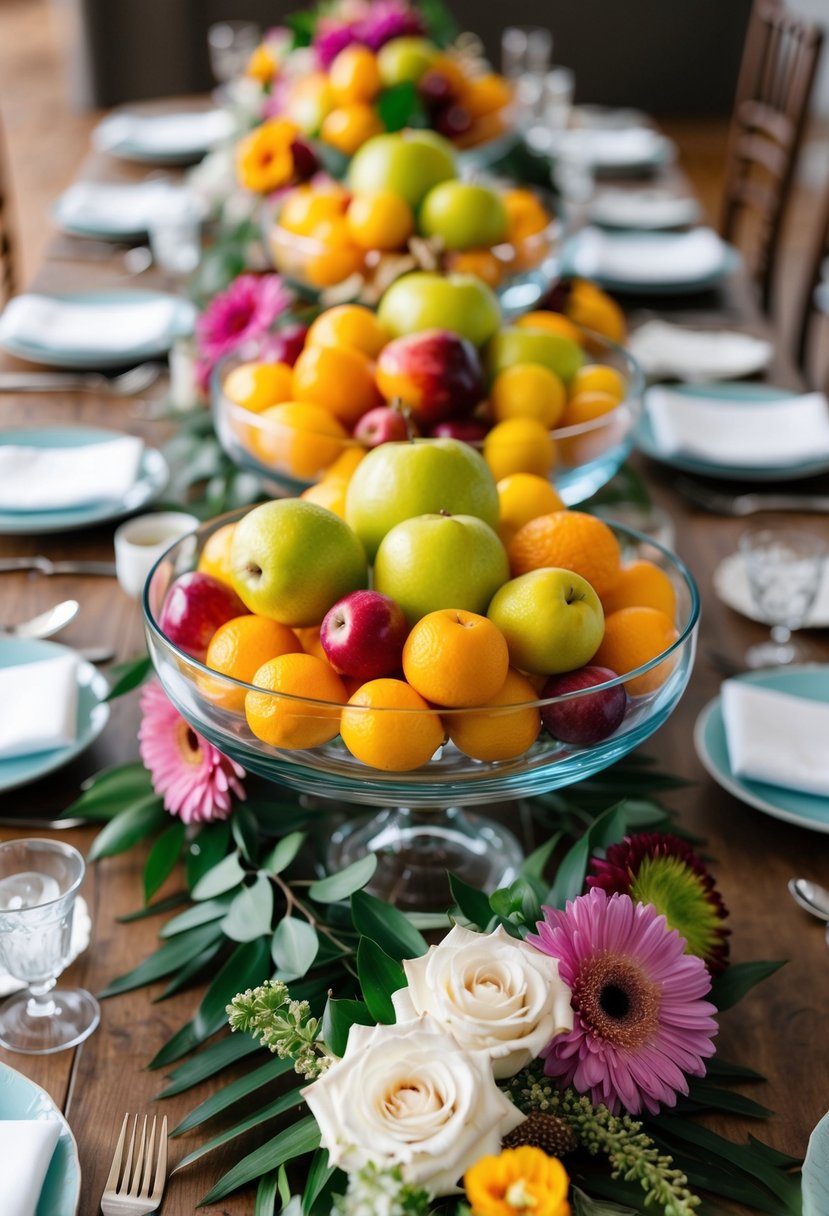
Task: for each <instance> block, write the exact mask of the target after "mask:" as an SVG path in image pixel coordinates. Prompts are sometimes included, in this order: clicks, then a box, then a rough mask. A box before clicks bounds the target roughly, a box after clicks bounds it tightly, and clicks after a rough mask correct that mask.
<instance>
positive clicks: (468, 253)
mask: <svg viewBox="0 0 829 1216" xmlns="http://www.w3.org/2000/svg"><path fill="white" fill-rule="evenodd" d="M446 269H447V270H451V271H452V273H453V274H474V276H475V278H476V279H481V280H482V281H483V282H484V283H486V285H487V286H488V287H497V286H498V284H499V283H500V282H501V279H503V277H504V272H505V270H506V267H505V266H504V264H503V262H501V261H499V259H498V258H497V257H496V256H495V254H494V253H493V252H492V250H491V249H463V250H457V251H456V252H453V253H448V254H447V255H446Z"/></svg>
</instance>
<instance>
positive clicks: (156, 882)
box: [144, 820, 187, 903]
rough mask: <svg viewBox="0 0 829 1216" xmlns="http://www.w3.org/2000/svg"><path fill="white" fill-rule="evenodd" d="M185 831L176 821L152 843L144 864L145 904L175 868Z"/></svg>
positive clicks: (182, 825)
mask: <svg viewBox="0 0 829 1216" xmlns="http://www.w3.org/2000/svg"><path fill="white" fill-rule="evenodd" d="M186 830H187V829H186V828H185V826H184V824H183V823H182V822H181V820H178V821H176V822H175V823H173V824H171V825H170V827H168V828H167V830H166V831H165V832H162V833H161V835H160V836H159V837H158V839H157V840H155V841H154V842H153V847H152V848H151V849H150V852H149V856H148V857H147V860H146V862H145V864H144V900H145V902H146V903H149V902H150V900H151V899H152V897H153V896H154V895H155V893H156V891H158V890H159V888H160V887H163V886H164V883H165V882H166V881H167V879H168V878H169V877H170V875H171V874H172V872H173V870H174V869H175V868H176V863H177V861H178V859H179V857H180V855H181V847H182V845H183V844H184V835H185V832H186Z"/></svg>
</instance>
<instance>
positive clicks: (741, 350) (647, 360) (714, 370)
mask: <svg viewBox="0 0 829 1216" xmlns="http://www.w3.org/2000/svg"><path fill="white" fill-rule="evenodd" d="M628 349H629V350H630V352H631V354H632V355H633V357H634V358H635V359H636V361H637V363H639V365H640V366H641V368H642V370H643V371H644V372H645V374H646V375H648V376H671V377H673V378H675V379H677V380H687V381H689V382H690V383H694V382H697V383H699V382H700V381H704V380H729V379H732V378H733V377H738V376H749V375H751V374H752V373H753V372H759V371H761V370H762V369H763V368H764V367H766V366H767V365H768V364H769V362H770V361H771V356H772V353H773V348H772V345H771V343H770V342H766V341H764V340H763V339H762V338H754V337H752V335H751V334H741V333H736V332H730V331H728V330H696V329H685V328H684V327H683V326H681V325H672V324H671V323H670V322H669V321H647V322H646V323H645V324H644V325H642V326H640V328H639V329H637V330H636V332H635V333H633V334H632V335H631V336H630V338H629V340H628Z"/></svg>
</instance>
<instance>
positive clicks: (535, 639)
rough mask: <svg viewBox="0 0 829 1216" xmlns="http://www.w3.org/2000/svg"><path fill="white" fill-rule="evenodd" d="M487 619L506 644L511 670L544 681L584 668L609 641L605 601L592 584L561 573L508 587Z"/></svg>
mask: <svg viewBox="0 0 829 1216" xmlns="http://www.w3.org/2000/svg"><path fill="white" fill-rule="evenodd" d="M487 616H488V617H489V619H490V620H491V621H492V622H493V624H495V625H497V626H498V628H499V629H500V630H501V632H502V633H503V635H504V637H505V638H506V639H507V646H508V647H509V658H510V663H511V664H512V666H513V667H519V668H520V669H521V670H522V671H530V672H535V673H537V674H540V675H556V674H557V673H558V672H561V671H575V669H576V668H577V667H583V666H584V665H585V663H589V662H590V660H591V659H592V658H593V655H594V654H595V653H596V651H597V650H598V649H599V645H600V643H601V640H602V638H603V637H604V612H603V611H602V604H601V600H600V599H599V597H598V595H596V592H595V591H594V590H593V588H592V587H591V585H590V583H588V581H587V579H584V578H582V577H581V575H579V574H574V573H573V572H572V570H560V569H558V568H557V567H545V568H544V569H542V570H531V571H530V572H529V574H522V575H520V577H519V578H514V579H511V580H510V582H508V583H505V584H504V585H503V587H501V588H500V590H498V591H496V592H495V595H494V596H493V597H492V603H491V604H490V605H489V611H488V612H487Z"/></svg>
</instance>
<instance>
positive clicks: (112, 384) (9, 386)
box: [0, 363, 164, 397]
mask: <svg viewBox="0 0 829 1216" xmlns="http://www.w3.org/2000/svg"><path fill="white" fill-rule="evenodd" d="M163 370H164V369H163V367H162V365H161V364H160V363H139V364H138V366H137V367H131V368H130V369H129V371H126V372H121V373H120V375H118V376H105V375H103V373H102V372H0V393H54V392H84V393H113V394H114V395H115V396H116V397H135V396H137V395H138V394H139V393H143V392H144V390H145V389H148V388H149V387H150V385H151V384H155V382H156V380H157V379H158V377H159V376H160V375H161V373H162V371H163Z"/></svg>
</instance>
